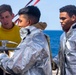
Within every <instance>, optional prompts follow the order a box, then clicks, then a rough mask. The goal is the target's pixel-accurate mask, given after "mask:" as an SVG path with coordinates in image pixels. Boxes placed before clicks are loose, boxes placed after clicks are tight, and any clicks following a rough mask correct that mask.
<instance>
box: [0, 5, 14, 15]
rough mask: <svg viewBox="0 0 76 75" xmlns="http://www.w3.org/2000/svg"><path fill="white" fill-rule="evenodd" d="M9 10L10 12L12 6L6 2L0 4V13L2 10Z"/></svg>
mask: <svg viewBox="0 0 76 75" xmlns="http://www.w3.org/2000/svg"><path fill="white" fill-rule="evenodd" d="M6 11H9V13H10V14H12V13H13V12H12V8H11V6H10V5H7V4H2V5H0V14H2V13H3V12H6Z"/></svg>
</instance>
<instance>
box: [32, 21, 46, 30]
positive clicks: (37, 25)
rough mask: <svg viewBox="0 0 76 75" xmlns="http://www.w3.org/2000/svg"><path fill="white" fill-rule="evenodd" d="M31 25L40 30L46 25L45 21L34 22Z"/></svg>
mask: <svg viewBox="0 0 76 75" xmlns="http://www.w3.org/2000/svg"><path fill="white" fill-rule="evenodd" d="M33 26H35V27H37V28H39V29H41V30H44V29H45V28H46V27H47V24H46V23H45V22H38V23H36V24H34V25H33Z"/></svg>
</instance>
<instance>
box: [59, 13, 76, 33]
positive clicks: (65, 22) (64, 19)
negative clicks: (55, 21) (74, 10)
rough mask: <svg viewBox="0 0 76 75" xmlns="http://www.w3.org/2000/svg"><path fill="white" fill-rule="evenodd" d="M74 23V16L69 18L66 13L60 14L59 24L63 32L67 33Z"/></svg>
mask: <svg viewBox="0 0 76 75" xmlns="http://www.w3.org/2000/svg"><path fill="white" fill-rule="evenodd" d="M74 21H75V15H73V16H72V17H70V16H69V15H68V13H67V12H61V13H60V23H61V26H62V29H63V30H64V31H65V32H68V30H69V29H70V27H71V25H72V24H73V23H74Z"/></svg>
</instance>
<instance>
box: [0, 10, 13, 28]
mask: <svg viewBox="0 0 76 75" xmlns="http://www.w3.org/2000/svg"><path fill="white" fill-rule="evenodd" d="M13 17H14V14H10V13H9V12H8V11H6V12H3V13H2V14H1V15H0V22H1V24H2V27H4V28H6V29H10V28H11V27H12V26H13V24H12V19H13Z"/></svg>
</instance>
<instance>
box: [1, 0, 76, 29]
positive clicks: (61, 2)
mask: <svg viewBox="0 0 76 75" xmlns="http://www.w3.org/2000/svg"><path fill="white" fill-rule="evenodd" d="M29 1H30V0H0V5H1V4H9V5H11V7H12V9H13V12H14V14H16V13H17V12H18V10H19V9H21V8H23V7H24V6H25V5H26V4H27V3H28V2H29ZM35 1H36V0H33V2H32V3H31V4H30V5H32V4H34V2H35ZM69 4H72V5H76V1H75V0H40V1H39V3H38V4H36V6H38V8H39V9H40V11H41V18H40V21H42V22H46V23H47V28H46V30H62V28H61V25H60V22H59V9H60V8H61V7H63V6H65V5H69Z"/></svg>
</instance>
